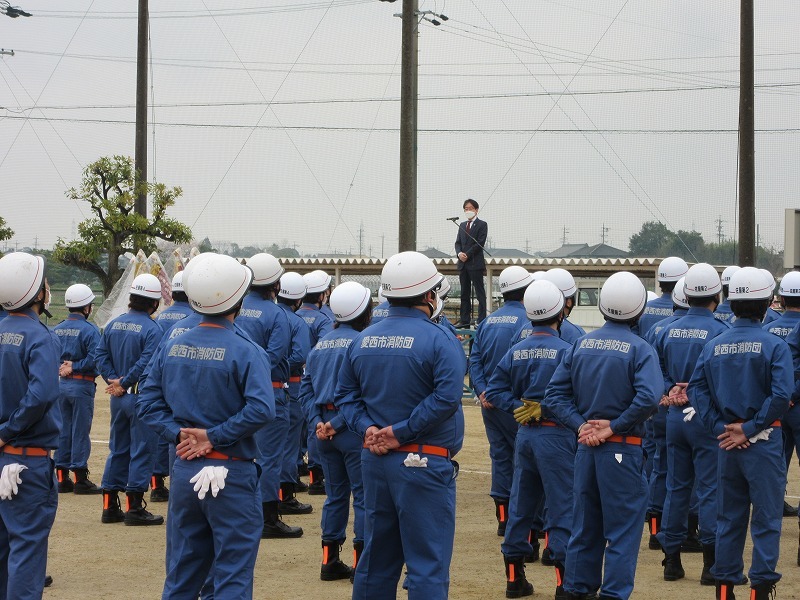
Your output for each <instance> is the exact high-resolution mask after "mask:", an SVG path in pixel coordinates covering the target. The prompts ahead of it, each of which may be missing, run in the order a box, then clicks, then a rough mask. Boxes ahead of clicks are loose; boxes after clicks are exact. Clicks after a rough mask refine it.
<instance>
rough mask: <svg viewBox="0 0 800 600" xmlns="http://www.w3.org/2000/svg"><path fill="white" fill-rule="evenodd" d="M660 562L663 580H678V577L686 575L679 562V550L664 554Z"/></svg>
mask: <svg viewBox="0 0 800 600" xmlns="http://www.w3.org/2000/svg"><path fill="white" fill-rule="evenodd" d="M661 564H662V565H663V566H664V581H678V579H683V578H684V577H686V572H685V571H684V570H683V565H682V564H681V553H680V551H678V552H673V553H672V554H664V560H662V561H661Z"/></svg>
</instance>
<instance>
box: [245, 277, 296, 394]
mask: <svg viewBox="0 0 800 600" xmlns="http://www.w3.org/2000/svg"><path fill="white" fill-rule="evenodd" d="M236 326H237V327H239V328H241V329H242V330H243V331H244V332H245V333H246V334H247V335H249V336H250V339H251V340H253V341H254V342H255V343H256V344H258V345H259V346H261V347H262V348H263V349H264V350H266V352H267V357H268V358H269V364H270V367H271V369H272V375H271V377H272V381H280V382H283V383H286V382H287V381H288V380H289V352H290V351H291V344H292V334H291V331H290V329H289V319H287V318H286V313H285V312H284V311H282V310H281V309H280V308H279V307H278V305H277V303H275V302H273V301H272V300H265V299H264V298H262V297H261V294H260V293H259V292H252V291H251V292H250V293H249V294H247V296H245V297H244V302H243V303H242V310H241V311H240V312H239V316H238V317H236Z"/></svg>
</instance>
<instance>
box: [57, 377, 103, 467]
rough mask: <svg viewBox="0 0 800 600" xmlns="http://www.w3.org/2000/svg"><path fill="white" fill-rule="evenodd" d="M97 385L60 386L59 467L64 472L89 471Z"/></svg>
mask: <svg viewBox="0 0 800 600" xmlns="http://www.w3.org/2000/svg"><path fill="white" fill-rule="evenodd" d="M95 387H96V386H95V384H94V382H93V381H83V380H80V379H62V380H61V381H60V383H59V395H58V407H59V409H60V410H61V431H60V432H59V435H58V450H57V451H56V453H55V457H54V458H55V463H56V467H58V468H60V469H73V470H74V469H85V468H86V467H87V464H88V462H89V453H90V452H91V449H92V442H91V440H90V439H89V430H90V429H91V428H92V419H93V418H94V392H95Z"/></svg>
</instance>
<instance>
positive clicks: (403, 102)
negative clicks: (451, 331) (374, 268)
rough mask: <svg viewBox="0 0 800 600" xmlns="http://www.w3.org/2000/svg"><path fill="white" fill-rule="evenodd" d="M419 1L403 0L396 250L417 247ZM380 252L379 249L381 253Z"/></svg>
mask: <svg viewBox="0 0 800 600" xmlns="http://www.w3.org/2000/svg"><path fill="white" fill-rule="evenodd" d="M418 11H419V0H403V42H402V50H401V56H402V69H401V73H400V202H399V208H400V224H399V227H400V231H399V240H398V247H399V250H400V252H404V251H406V250H416V249H417V74H418V66H419V65H418V56H417V33H418V31H417V20H418V18H419V17H418V14H417V13H418ZM381 254H383V252H381Z"/></svg>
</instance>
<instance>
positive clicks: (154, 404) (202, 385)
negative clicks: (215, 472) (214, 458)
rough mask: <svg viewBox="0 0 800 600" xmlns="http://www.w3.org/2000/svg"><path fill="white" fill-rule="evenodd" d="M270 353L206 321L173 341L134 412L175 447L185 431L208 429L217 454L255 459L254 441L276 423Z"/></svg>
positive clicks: (225, 324)
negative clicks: (262, 431)
mask: <svg viewBox="0 0 800 600" xmlns="http://www.w3.org/2000/svg"><path fill="white" fill-rule="evenodd" d="M269 373H270V367H269V361H268V360H267V355H266V352H265V351H264V350H263V349H262V348H261V347H259V346H258V345H257V344H255V343H254V342H252V341H251V340H250V339H248V338H247V337H246V336H244V335H242V334H241V333H240V332H239V331H237V329H236V328H235V327H234V326H233V324H231V323H230V321H228V320H227V319H225V318H222V317H204V318H203V320H202V322H201V323H200V325H199V326H198V327H194V328H192V329H190V330H189V331H186V332H184V333H183V334H181V335H179V336H177V337H175V338H173V339H172V340H169V341H168V342H167V343H166V344H165V345H164V347H163V348H162V349H161V351H160V352H159V353H158V356H156V357H155V359H154V360H153V364H152V365H151V368H150V375H149V376H148V378H147V381H146V382H145V383H144V385H143V386H142V389H141V390H139V397H138V399H137V401H136V412H137V415H138V416H139V418H140V419H141V420H142V421H143V422H144V423H146V424H147V425H148V426H149V427H150V428H151V429H153V430H154V431H155V432H156V433H157V434H158V435H159V436H160V437H162V438H164V439H165V440H167V441H170V442H172V443H176V441H177V438H178V434H179V433H180V429H181V427H197V428H201V429H206V430H207V432H208V439H209V441H210V442H211V444H212V445H213V446H214V448H215V449H218V450H220V451H222V452H224V453H225V454H228V455H229V456H234V457H237V458H243V459H247V460H250V459H253V458H255V457H256V455H257V452H258V449H257V447H256V441H255V438H254V437H253V435H254V434H255V433H256V431H258V430H259V429H261V428H262V427H263V426H264V425H265V424H266V423H268V422H269V421H271V420H272V419H273V418H274V417H275V397H274V395H273V392H272V384H271V382H270V378H269Z"/></svg>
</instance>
